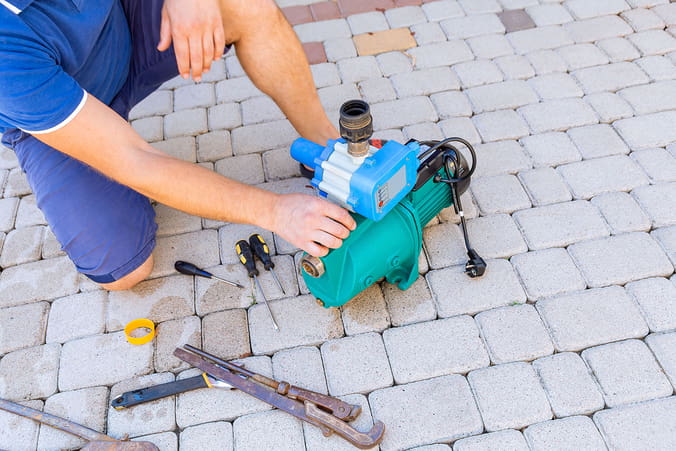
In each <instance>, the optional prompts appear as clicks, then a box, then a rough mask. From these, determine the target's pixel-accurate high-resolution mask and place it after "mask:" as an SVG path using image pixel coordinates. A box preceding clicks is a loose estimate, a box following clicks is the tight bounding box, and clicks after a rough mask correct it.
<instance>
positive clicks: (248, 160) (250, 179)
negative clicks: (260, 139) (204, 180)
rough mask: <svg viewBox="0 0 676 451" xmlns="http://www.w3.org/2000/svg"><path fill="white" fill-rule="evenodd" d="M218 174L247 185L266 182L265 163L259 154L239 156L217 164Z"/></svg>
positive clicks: (225, 159)
mask: <svg viewBox="0 0 676 451" xmlns="http://www.w3.org/2000/svg"><path fill="white" fill-rule="evenodd" d="M216 172H218V173H219V174H221V175H223V176H225V177H227V178H229V179H232V180H236V181H238V182H240V183H245V184H247V185H256V184H258V183H263V182H264V181H265V176H264V175H263V161H262V159H261V156H260V155H259V154H248V155H238V156H236V157H229V158H224V159H222V160H219V161H217V162H216Z"/></svg>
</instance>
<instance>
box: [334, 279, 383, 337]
mask: <svg viewBox="0 0 676 451" xmlns="http://www.w3.org/2000/svg"><path fill="white" fill-rule="evenodd" d="M341 313H342V319H343V326H344V327H345V333H346V334H347V335H357V334H363V333H365V332H382V331H383V330H385V329H387V328H388V327H390V318H389V315H388V313H387V307H386V305H385V298H384V297H383V292H382V290H381V289H380V285H378V284H374V285H371V286H370V287H369V288H367V289H366V290H364V291H362V292H361V293H359V294H358V295H357V296H355V297H354V298H352V300H350V302H349V303H347V304H346V305H344V306H343V307H342V308H341Z"/></svg>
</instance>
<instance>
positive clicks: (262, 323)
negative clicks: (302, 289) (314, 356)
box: [249, 296, 343, 354]
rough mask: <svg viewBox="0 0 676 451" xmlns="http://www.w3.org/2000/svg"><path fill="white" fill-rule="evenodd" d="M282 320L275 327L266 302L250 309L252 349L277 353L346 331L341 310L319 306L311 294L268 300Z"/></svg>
mask: <svg viewBox="0 0 676 451" xmlns="http://www.w3.org/2000/svg"><path fill="white" fill-rule="evenodd" d="M269 305H270V307H271V308H272V310H273V311H274V312H275V319H276V320H277V324H279V329H280V330H278V331H275V330H274V329H273V328H272V324H270V316H269V313H268V311H267V309H266V307H265V306H263V305H261V304H258V305H254V306H253V307H251V308H250V309H249V329H250V333H251V349H252V350H253V352H254V354H262V353H274V352H276V351H279V350H281V349H286V348H293V347H296V346H309V345H316V344H319V343H322V342H324V341H326V340H331V339H333V338H338V337H340V336H342V335H343V325H342V323H341V321H340V314H339V312H338V311H336V310H334V309H324V308H321V307H319V306H318V305H317V304H316V303H315V300H314V298H313V297H312V296H299V297H296V298H290V299H286V300H284V301H283V302H281V301H272V302H270V303H269Z"/></svg>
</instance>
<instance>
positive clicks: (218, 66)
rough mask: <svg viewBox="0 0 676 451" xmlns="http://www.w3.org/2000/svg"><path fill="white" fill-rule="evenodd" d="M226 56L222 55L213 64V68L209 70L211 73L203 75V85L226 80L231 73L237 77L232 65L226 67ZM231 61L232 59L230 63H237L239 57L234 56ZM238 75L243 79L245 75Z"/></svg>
mask: <svg viewBox="0 0 676 451" xmlns="http://www.w3.org/2000/svg"><path fill="white" fill-rule="evenodd" d="M233 53H234V52H233ZM225 56H226V55H222V56H221V58H220V59H218V60H216V61H212V62H211V67H210V68H209V71H208V72H203V73H202V82H201V83H203V84H204V83H213V82H216V81H221V80H225V79H226V78H227V77H228V74H230V73H232V74H233V75H235V74H234V71H233V70H232V63H231V64H229V65H228V66H229V67H227V66H226V64H225ZM229 59H230V61H237V56H236V55H233V56H231V57H230V58H229ZM242 72H243V71H242ZM236 75H237V76H238V77H241V76H243V75H244V74H243V73H237V74H236Z"/></svg>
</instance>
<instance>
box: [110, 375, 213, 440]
mask: <svg viewBox="0 0 676 451" xmlns="http://www.w3.org/2000/svg"><path fill="white" fill-rule="evenodd" d="M173 381H174V375H173V374H171V373H155V374H149V375H147V376H142V377H136V378H133V379H129V380H124V381H122V382H120V383H118V384H115V385H113V387H112V388H111V389H110V398H111V399H115V398H116V397H117V396H119V395H121V394H122V393H125V392H127V391H131V390H138V389H140V388H145V387H150V386H152V385H158V384H164V383H167V382H173ZM213 391H217V390H213ZM175 412H176V408H175V403H174V399H173V398H172V397H165V398H161V399H158V400H156V401H152V402H149V403H144V404H140V405H137V406H135V407H134V408H133V409H120V410H117V409H114V408H113V407H109V408H108V433H109V434H111V435H112V436H114V437H116V438H117V437H122V436H124V435H125V434H129V435H130V436H131V437H138V436H140V435H145V434H153V433H157V432H166V431H171V430H173V429H175V428H176V421H175V419H174V418H175Z"/></svg>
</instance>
